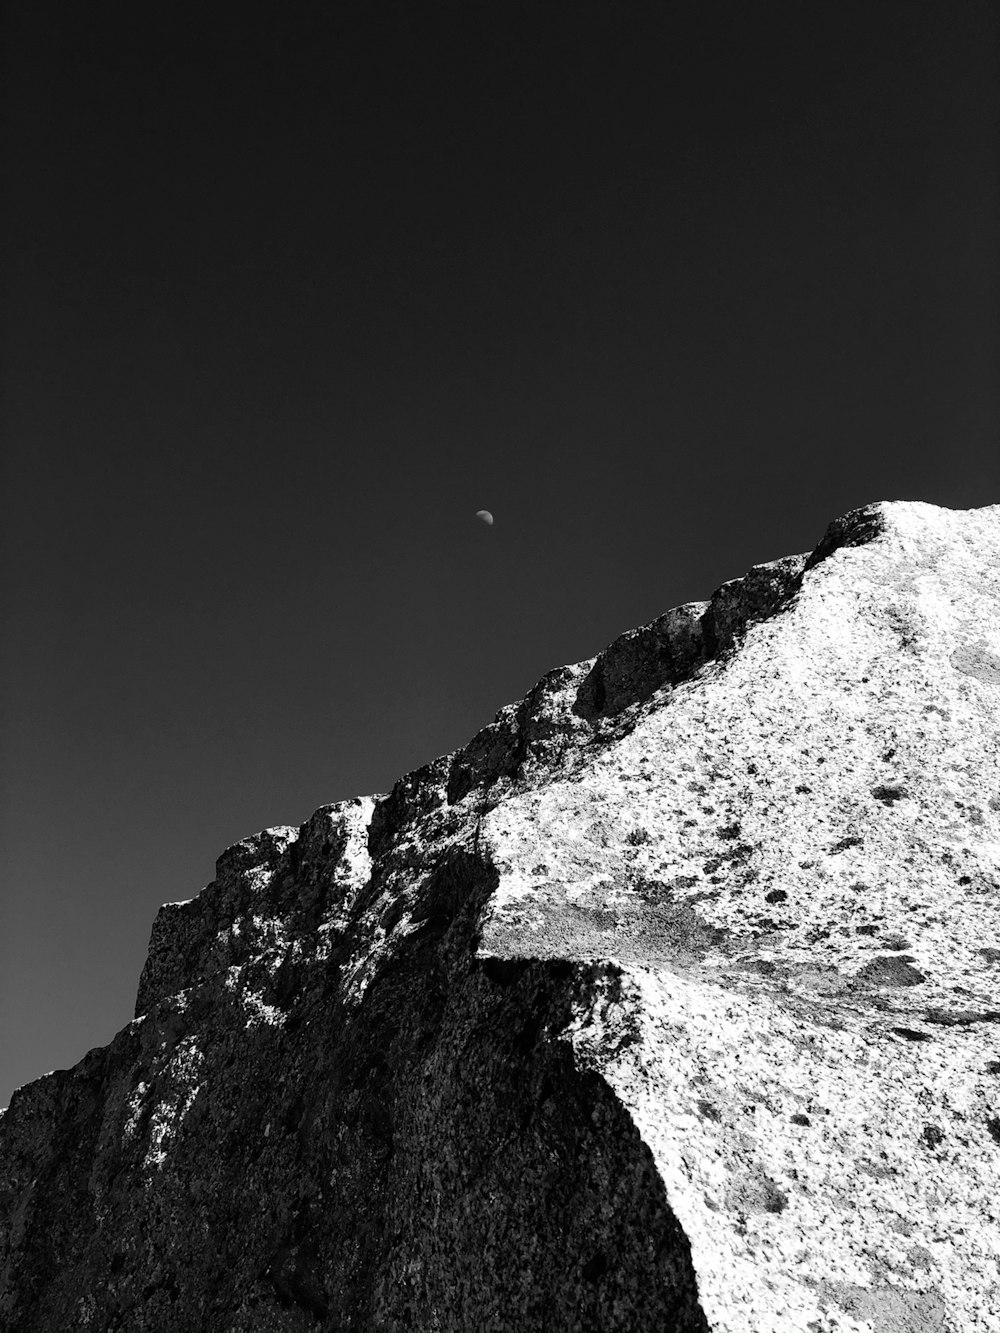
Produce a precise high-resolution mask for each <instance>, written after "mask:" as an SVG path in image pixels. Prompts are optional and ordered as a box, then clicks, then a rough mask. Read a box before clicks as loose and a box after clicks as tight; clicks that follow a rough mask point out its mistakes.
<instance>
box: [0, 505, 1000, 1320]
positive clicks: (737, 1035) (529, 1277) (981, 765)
mask: <svg viewBox="0 0 1000 1333" xmlns="http://www.w3.org/2000/svg"><path fill="white" fill-rule="evenodd" d="M998 963H1000V506H992V507H987V508H982V509H976V510H968V511H954V510H947V509H942V508H937V507H935V506H932V505H927V504H921V503H916V502H909V501H906V502H903V501H896V502H886V503H881V504H875V505H869V506H866V507H864V508H862V509H857V510H854V511H853V512H852V513H850V514H848V515H846V516H845V517H844V518H842V519H838V520H837V521H835V522H834V523H832V524H831V525H830V527H829V528H828V529H827V532H826V534H825V535H824V536H823V538H822V539H821V540H820V541H819V543H818V545H817V546H816V548H815V549H814V550H813V551H812V552H811V553H809V554H807V555H800V556H792V557H785V558H782V559H778V560H774V561H771V562H769V563H766V564H761V565H757V566H755V567H754V568H753V569H751V570H750V571H749V572H748V573H747V574H746V575H744V576H743V577H742V578H740V579H734V580H732V581H731V582H728V583H725V584H723V585H722V587H720V588H719V589H718V590H717V592H716V593H715V594H714V595H713V597H712V598H711V599H710V600H709V601H707V602H692V603H688V604H686V605H684V606H681V607H677V608H674V609H672V610H669V611H667V612H666V613H665V614H664V615H662V616H660V617H658V618H657V619H656V620H654V621H653V622H651V623H650V624H648V625H645V626H642V627H640V628H638V629H635V630H632V631H630V632H628V633H627V634H624V635H622V636H621V637H620V638H618V639H616V640H615V641H614V643H612V644H610V645H609V646H608V647H607V648H606V649H604V651H603V652H601V653H599V654H598V655H597V656H596V657H594V658H592V659H590V660H588V661H585V662H582V663H578V664H576V665H574V666H567V667H560V668H557V669H556V670H554V671H551V672H549V673H548V674H547V675H545V676H544V677H543V678H542V679H541V680H540V681H539V682H538V684H537V685H536V686H535V687H534V689H532V690H531V691H530V692H529V693H528V694H527V695H526V696H525V697H524V699H522V700H521V701H520V702H518V703H516V704H512V705H510V706H508V707H506V708H504V709H502V710H501V711H500V713H499V714H498V715H497V718H496V720H495V721H494V722H493V723H492V724H491V725H490V726H488V727H486V728H484V729H483V730H482V731H481V732H480V733H479V734H478V735H476V736H475V737H473V738H472V740H470V742H469V743H468V744H467V745H466V746H465V747H463V748H462V749H461V750H458V751H456V752H455V753H453V754H450V755H446V756H443V757H441V758H439V759H437V760H435V761H434V762H432V763H430V764H428V765H426V766H425V767H423V768H422V769H418V770H416V771H415V772H413V773H410V774H407V775H406V776H405V777H403V778H401V779H400V780H399V782H397V783H396V785H395V786H394V787H393V789H392V791H391V792H389V793H388V794H385V795H379V796H366V797H362V798H358V799H356V800H353V801H347V802H342V803H340V804H337V805H333V806H325V807H323V808H321V809H320V810H318V811H317V812H316V813H315V814H314V815H313V816H311V818H310V819H308V820H307V821H306V822H305V823H304V824H303V825H302V826H301V827H300V828H298V829H296V828H287V827H283V828H276V829H269V830H266V831H264V832H262V833H259V834H257V835H255V836H253V837H251V838H247V839H245V840H243V841H242V842H240V843H237V844H236V845H235V846H234V847H231V848H229V849H228V851H227V852H225V853H224V854H223V855H222V857H220V859H219V862H218V865H217V869H216V878H215V879H214V881H213V882H212V883H211V884H210V885H209V886H207V888H205V889H204V890H203V891H202V893H201V894H199V895H198V896H197V897H195V898H193V899H191V900H189V901H186V902H180V903H171V904H167V905H165V906H164V907H163V908H162V909H161V911H160V913H159V915H158V917H157V919H156V922H155V924H154V927H153V934H152V939H151V942H150V950H149V957H148V959H147V962H146V966H145V968H144V969H143V974H142V978H141V980H140V985H139V997H138V1003H137V1010H136V1013H137V1017H136V1019H135V1020H134V1021H133V1022H132V1023H131V1024H130V1025H129V1026H128V1027H126V1028H125V1029H123V1031H122V1032H120V1033H119V1034H118V1035H117V1036H116V1037H115V1038H114V1040H113V1041H112V1042H111V1044H110V1045H109V1046H108V1047H107V1048H104V1049H101V1050H95V1051H91V1052H90V1053H89V1054H88V1055H87V1056H85V1057H84V1059H83V1060H82V1061H81V1062H80V1064H78V1065H77V1066H76V1067H75V1068H74V1069H72V1070H68V1071H58V1072H56V1073H54V1074H50V1075H48V1076H47V1077H46V1078H44V1079H40V1080H38V1081H37V1082H35V1083H33V1084H29V1085H27V1086H26V1087H24V1088H22V1089H20V1090H19V1091H18V1092H17V1093H16V1094H15V1096H14V1098H13V1100H12V1102H11V1106H10V1108H9V1110H8V1112H7V1114H6V1115H5V1116H4V1117H3V1118H2V1119H0V1170H2V1173H3V1194H2V1198H3V1200H4V1203H3V1206H2V1208H0V1215H2V1216H3V1217H4V1219H5V1227H6V1231H5V1236H6V1241H5V1244H6V1253H5V1260H4V1262H5V1268H4V1273H5V1277H4V1282H3V1285H2V1286H0V1328H2V1329H9V1330H11V1333H13V1331H14V1330H17V1333H28V1331H29V1330H39V1331H41V1330H49V1331H51V1330H52V1329H53V1328H63V1327H66V1328H69V1327H80V1328H91V1329H95V1330H97V1329H101V1330H104V1329H112V1328H120V1329H128V1330H129V1333H141V1330H151V1331H153V1330H155V1333H171V1331H172V1330H177V1333H181V1331H182V1330H190V1329H192V1328H215V1327H219V1328H222V1327H225V1328H227V1329H233V1330H240V1333H251V1331H254V1333H256V1331H257V1330H260V1333H263V1331H264V1330H267V1331H268V1333H271V1331H272V1330H285V1329H288V1330H299V1329H301V1330H306V1329H309V1330H314V1329H317V1328H319V1329H329V1330H348V1329H349V1330H368V1329H376V1328H377V1329H386V1330H390V1329H403V1328H420V1329H441V1330H452V1329H456V1330H457V1329H483V1330H486V1329H489V1330H497V1331H500V1330H507V1329H510V1330H515V1329H517V1330H523V1329H535V1328H548V1329H552V1330H563V1329H566V1330H571V1329H572V1330H576V1329H579V1330H584V1329H592V1328H600V1329H602V1330H614V1329H619V1330H631V1329H635V1328H653V1327H663V1328H670V1329H677V1330H707V1329H713V1330H725V1331H726V1333H730V1331H732V1333H737V1331H738V1333H759V1330H762V1329H775V1330H777V1329H789V1330H791V1329H802V1330H806V1329H809V1330H811V1331H812V1333H833V1330H838V1333H843V1330H855V1331H856V1333H861V1330H870V1329H873V1328H880V1327H889V1326H891V1327H893V1328H896V1329H900V1330H910V1331H911V1333H918V1331H923V1330H927V1329H932V1328H940V1329H951V1328H954V1329H962V1330H983V1331H984V1333H985V1331H986V1330H989V1329H992V1328H995V1327H996V1326H997V1323H998V1322H1000V1290H998V1286H997V1271H998V1265H1000V1242H998V1241H997V1237H996V1233H997V1228H996V1218H995V1216H994V1209H995V1199H996V1195H997V1192H998V1186H1000V1119H998V1115H1000V1112H998V1111H997V1105H998V1098H1000V1093H998V1088H1000V1084H998V1077H1000V1074H998V1069H1000V1065H998V1063H997V1061H996V1059H995V1049H994V1048H995V1035H996V1031H997V1027H996V1025H997V1023H998V1022H1000V972H998Z"/></svg>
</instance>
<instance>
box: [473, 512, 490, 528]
mask: <svg viewBox="0 0 1000 1333" xmlns="http://www.w3.org/2000/svg"><path fill="white" fill-rule="evenodd" d="M476 518H478V519H479V521H480V522H481V523H485V524H486V526H487V527H488V528H492V526H493V515H492V514H491V513H490V511H489V510H488V509H477V510H476Z"/></svg>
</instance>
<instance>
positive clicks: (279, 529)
mask: <svg viewBox="0 0 1000 1333" xmlns="http://www.w3.org/2000/svg"><path fill="white" fill-rule="evenodd" d="M687 11H690V12H687ZM8 25H9V26H8V31H7V34H6V37H5V40H4V47H5V50H6V52H7V57H6V59H7V68H6V71H5V88H6V97H7V103H8V105H7V113H8V114H7V120H8V131H7V134H8V137H7V143H6V163H5V168H4V172H3V177H4V180H5V182H6V186H7V196H8V203H7V224H6V225H7V238H6V242H5V244H4V263H5V268H6V298H5V301H4V306H3V326H4V349H3V351H4V356H3V375H4V400H3V413H4V417H3V439H4V455H5V462H4V467H5V474H4V483H3V495H4V499H5V513H4V520H3V528H4V536H3V540H4V580H3V682H2V696H3V705H4V714H3V728H4V738H3V767H2V780H3V791H2V806H3V829H2V833H3V890H2V891H3V900H2V902H3V931H2V937H0V950H2V965H3V973H2V985H3V993H2V1013H0V1038H2V1042H3V1053H2V1061H0V1064H2V1068H0V1104H3V1103H5V1102H6V1100H7V1097H8V1095H9V1090H10V1088H12V1087H13V1086H15V1085H16V1084H18V1083H21V1082H24V1081H26V1080H28V1079H31V1078H34V1077H36V1076H38V1075H39V1074H42V1073H44V1072H45V1071H46V1070H48V1069H51V1068H53V1067H61V1066H66V1065H70V1064H72V1063H74V1062H75V1061H76V1060H77V1059H79V1058H80V1056H82V1055H83V1053H84V1052H85V1051H86V1050H87V1049H88V1048H89V1047H91V1046H93V1045H96V1044H103V1043H104V1042H106V1041H107V1040H108V1039H109V1038H110V1037H111V1036H112V1034H113V1033H114V1032H115V1030H116V1029H117V1028H119V1027H120V1026H122V1025H123V1024H124V1023H126V1022H127V1021H128V1020H129V1019H130V1018H131V1014H132V1004H133V1000H134V995H135V987H136V982H137V979H138V974H139V970H140V968H141V966H142V962H143V959H144V957H145V948H146V943H147V940H148V937H149V929H150V925H151V922H152V919H153V916H154V914H155V912H156V909H157V906H158V905H159V903H160V902H162V901H165V900H168V899H176V898H186V897H190V896H191V895H193V894H194V893H196V892H197V891H198V890H199V889H200V888H201V887H202V886H203V885H204V884H205V883H206V882H207V881H208V880H210V879H211V877H212V873H213V865H214V860H215V857H216V856H217V855H218V853H219V852H221V851H222V849H223V848H224V847H225V846H227V845H228V844H229V843H232V842H234V841H236V840H237V839H239V838H241V837H243V836H245V835H247V834H249V833H251V832H253V831H255V830H256V829H258V828H261V827H264V826H267V825H269V824H278V823H292V824H296V823H299V822H301V821H302V820H303V819H305V818H306V817H307V816H308V815H309V814H310V813H311V812H312V811H313V810H314V809H315V808H316V807H317V806H319V805H321V804H323V803H326V802H329V801H334V800H339V799H342V798H346V797H349V796H352V795H355V794H359V793H363V792H370V791H377V790H386V789H388V788H389V787H390V786H391V784H392V782H393V781H394V779H395V778H396V777H397V776H398V775H400V774H401V773H402V772H404V771H406V770H407V769H410V768H413V767H416V766H417V765H419V764H421V763H424V762H426V761H427V760H429V759H431V758H433V757H434V756H435V755H437V754H440V753H442V752H444V751H447V750H449V749H452V748H454V747H455V746H457V745H459V744H461V743H462V742H463V741H465V740H466V739H467V738H468V737H469V736H470V735H471V734H472V733H473V732H474V731H475V730H476V729H478V728H479V727H480V726H482V725H484V724H485V723H487V722H488V721H490V720H491V718H492V716H493V714H494V712H495V711H496V709H497V708H498V707H500V706H501V705H502V704H504V703H505V702H507V701H509V700H512V699H515V698H517V697H519V696H520V695H521V694H522V693H524V691H525V690H526V689H528V688H529V687H530V686H531V685H532V684H533V682H534V681H535V680H536V679H537V677H538V676H539V675H541V674H542V673H543V672H544V671H546V670H547V669H548V668H550V667H552V666H554V665H557V664H559V663H562V662H567V661H574V660H578V659H580V658H583V657H587V656H590V655H591V654H593V653H594V652H596V651H598V650H599V649H600V648H601V647H603V646H604V644H605V643H607V642H608V641H609V640H610V639H611V638H613V637H614V636H615V635H616V634H618V633H619V632H621V631H622V630H624V629H627V628H629V627H631V626H633V625H635V624H638V623H641V622H643V621H646V620H649V619H651V618H652V617H654V616H655V615H657V614H659V613H660V612H661V611H663V610H665V609H666V608H667V607H668V606H671V605H674V604H676V603H678V602H681V601H686V600H690V599H692V598H701V597H704V596H707V595H708V594H709V593H711V591H712V589H713V588H714V587H715V586H716V585H717V584H719V583H720V582H721V581H723V580H724V579H726V578H730V577H734V576H736V575H738V574H740V573H742V572H743V571H744V570H745V569H746V568H747V567H748V566H749V565H750V564H752V563H754V562H757V561H761V560H766V559H771V558H774V557H776V556H780V555H785V554H790V553H792V552H795V551H799V550H803V549H808V548H810V547H811V546H813V545H814V544H815V542H816V541H817V540H818V538H819V537H820V535H821V534H822V531H823V529H824V527H825V526H826V524H827V522H828V521H829V520H830V519H832V518H833V517H835V516H836V515H838V514H840V513H843V512H844V511H846V510H847V509H850V508H852V507H853V506H855V505H858V504H863V503H866V502H868V501H871V500H876V499H890V498H912V499H923V500H929V501H932V502H934V503H939V504H945V505H952V506H962V507H964V506H973V505H981V504H988V503H995V502H997V501H998V500H1000V448H998V417H1000V395H998V385H997V370H998V367H1000V302H998V239H997V225H998V213H1000V210H998V176H997V162H998V146H1000V144H998V138H1000V136H998V96H997V88H998V77H997V76H998V67H997V25H996V19H995V9H994V5H993V4H992V2H991V0H948V3H944V0H941V2H939V3H929V4H927V3H921V4H914V3H913V2H912V0H904V2H902V3H881V2H880V0H867V3H863V4H854V3H850V2H849V0H848V2H846V3H845V2H843V0H842V2H841V3H836V4H823V3H815V4H812V3H810V4H803V3H801V0H799V2H798V3H795V4H789V5H772V4H767V3H760V4H746V3H741V4H738V5H737V4H733V5H712V4H699V5H690V6H687V5H685V6H680V5H674V4H668V3H664V2H663V0H657V2H656V3H629V4H621V3H619V2H618V0H614V2H610V0H609V3H606V4H594V3H586V0H575V2H574V3H571V4H556V3H547V2H546V0H532V2H531V3H528V4H523V5H522V4H511V3H504V0H493V2H491V3H485V0H484V2H483V3H475V2H470V0H466V2H465V3H462V4H454V5H452V4H439V3H433V2H431V0H428V2H427V3H413V0H405V2H404V3H380V2H379V0H359V2H358V3H343V2H341V3H337V2H336V0H325V3H322V4H315V5H314V4H309V3H299V2H296V3H291V4H285V5H280V4H274V5H270V6H268V9H267V12H266V13H261V14H259V15H258V14H257V11H256V10H255V8H254V7H253V6H252V5H250V6H248V5H246V4H242V5H234V6H233V7H232V8H231V9H227V8H226V7H224V6H222V5H214V4H207V5H202V6H200V7H198V8H196V7H188V6H185V5H184V4H180V3H176V4H175V3H171V4H155V5H154V4H135V3H130V4H120V5H119V4H101V3H98V4H94V5H91V4H86V5H84V4H66V3H63V4H58V5H52V4H49V3H46V0H13V2H12V3H11V4H10V5H9V7H8ZM483 506H485V507H488V508H490V509H492V510H493V512H494V513H495V515H496V525H495V527H494V528H492V529H490V528H486V527H484V526H483V525H482V524H480V523H477V522H476V520H475V517H474V514H475V511H476V510H477V509H479V508H481V507H483Z"/></svg>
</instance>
